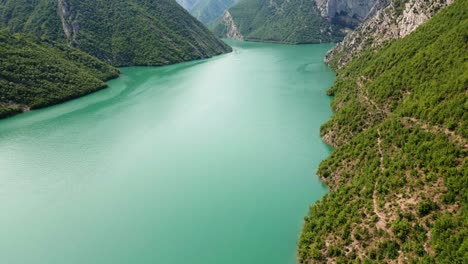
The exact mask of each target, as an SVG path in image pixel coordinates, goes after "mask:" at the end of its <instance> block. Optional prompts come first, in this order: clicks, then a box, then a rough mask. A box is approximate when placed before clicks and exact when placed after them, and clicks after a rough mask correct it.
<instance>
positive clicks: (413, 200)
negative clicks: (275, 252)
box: [299, 0, 468, 263]
mask: <svg viewBox="0 0 468 264" xmlns="http://www.w3.org/2000/svg"><path fill="white" fill-rule="evenodd" d="M467 10H468V1H467V0H458V1H455V3H453V4H451V5H450V6H448V7H447V8H446V9H444V10H442V11H441V12H440V13H439V14H438V15H436V16H434V17H433V18H432V19H431V20H429V21H428V22H427V23H426V24H424V25H422V26H420V27H419V28H418V29H417V30H416V31H415V32H413V33H412V34H410V35H409V36H407V37H405V38H403V39H401V40H397V41H393V42H390V43H388V44H387V45H385V47H383V48H382V49H381V50H379V51H378V52H374V51H368V52H365V53H363V54H362V55H360V56H359V57H358V58H357V59H354V60H353V61H351V62H350V64H348V65H347V66H346V67H345V68H344V69H342V70H340V71H339V72H338V78H337V81H336V82H335V84H334V86H333V87H332V88H331V90H330V94H331V95H334V96H335V98H334V100H333V103H332V107H333V109H334V111H335V114H334V116H333V118H332V119H331V120H330V121H329V122H328V123H327V124H325V125H324V126H323V128H322V133H323V134H324V135H325V136H326V138H327V140H328V141H329V142H330V143H332V144H334V145H335V146H336V147H337V148H336V150H335V151H334V152H333V154H332V155H331V157H330V158H328V159H327V160H325V161H324V162H323V163H322V164H321V165H320V168H319V174H320V175H321V177H322V179H323V180H324V181H325V182H326V183H328V185H329V186H330V189H331V190H332V192H331V193H330V194H328V195H327V196H325V197H324V199H323V200H322V201H320V202H318V203H317V204H316V205H314V206H312V207H311V208H310V214H309V216H308V217H306V219H305V220H306V221H305V224H304V227H303V231H302V235H301V239H300V244H299V260H300V262H301V263H325V262H336V263H345V262H353V261H354V262H355V263H464V261H465V262H466V260H467V259H468V250H467V249H468V248H467V247H468V239H467V238H468V215H467V206H468V190H467V187H468V177H467V175H468V166H467V158H466V157H467V152H468V127H467V119H468V114H467V113H468V111H467V110H468V96H467V88H468V52H467V50H468V12H467Z"/></svg>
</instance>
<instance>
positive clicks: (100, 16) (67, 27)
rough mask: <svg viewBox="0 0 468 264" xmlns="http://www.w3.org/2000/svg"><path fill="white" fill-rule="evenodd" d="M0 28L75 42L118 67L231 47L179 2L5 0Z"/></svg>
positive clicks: (172, 60) (169, 60)
mask: <svg viewBox="0 0 468 264" xmlns="http://www.w3.org/2000/svg"><path fill="white" fill-rule="evenodd" d="M0 26H1V27H3V28H8V29H9V30H10V31H12V32H24V33H29V34H34V35H36V36H38V37H40V38H42V39H47V40H53V41H57V42H60V43H67V44H71V45H72V46H73V47H76V48H79V49H81V50H83V51H85V52H87V53H89V54H91V55H93V56H95V57H97V58H99V59H101V60H103V61H105V62H107V63H110V64H112V65H114V66H124V65H165V64H171V63H176V62H181V61H188V60H194V59H201V58H207V57H211V56H214V55H217V54H220V53H224V52H228V51H230V48H229V47H228V46H227V45H226V44H224V43H223V42H222V41H220V40H219V39H217V38H216V37H215V36H214V35H213V34H212V33H211V32H210V31H209V30H208V29H206V27H205V26H204V25H203V24H202V23H201V22H199V21H197V20H196V19H195V18H193V17H192V16H190V14H188V13H187V12H186V11H185V10H184V9H183V8H182V7H181V6H179V5H178V4H177V3H176V2H175V1H174V0H112V1H103V0H98V1H96V0H37V1H29V0H4V1H0Z"/></svg>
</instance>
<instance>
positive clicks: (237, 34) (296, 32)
mask: <svg viewBox="0 0 468 264" xmlns="http://www.w3.org/2000/svg"><path fill="white" fill-rule="evenodd" d="M213 31H214V32H215V34H217V35H218V36H221V37H234V38H240V39H245V40H251V41H265V42H280V43H290V44H299V43H324V42H336V41H338V40H340V39H341V38H342V37H343V33H342V32H341V31H340V30H339V28H338V27H336V26H335V25H333V24H332V23H330V22H329V21H328V20H327V19H325V18H323V17H322V16H321V15H320V12H319V10H318V8H317V6H316V4H315V2H314V1H310V0H271V1H270V0H244V1H240V2H239V3H238V4H237V5H235V6H233V7H231V8H230V9H229V10H228V11H227V12H226V13H225V14H224V16H223V17H222V18H220V19H219V20H218V21H217V22H216V23H215V24H214V25H213Z"/></svg>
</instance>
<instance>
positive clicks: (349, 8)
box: [315, 0, 377, 27]
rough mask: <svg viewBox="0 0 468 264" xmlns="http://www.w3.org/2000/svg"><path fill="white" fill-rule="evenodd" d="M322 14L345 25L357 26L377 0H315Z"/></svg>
mask: <svg viewBox="0 0 468 264" xmlns="http://www.w3.org/2000/svg"><path fill="white" fill-rule="evenodd" d="M315 2H316V5H317V8H318V9H319V10H320V14H321V15H322V16H323V17H325V18H327V19H329V20H330V21H332V22H334V23H337V24H340V25H342V26H345V27H356V26H358V25H359V23H360V22H362V21H363V20H364V19H365V18H366V17H367V15H368V14H369V12H370V11H371V9H372V7H373V6H374V5H375V3H376V2H377V0H315Z"/></svg>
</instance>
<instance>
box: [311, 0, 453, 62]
mask: <svg viewBox="0 0 468 264" xmlns="http://www.w3.org/2000/svg"><path fill="white" fill-rule="evenodd" d="M318 1H321V0H318ZM452 1H453V0H440V1H434V0H430V1H427V0H403V1H402V0H377V1H376V2H375V3H374V5H373V7H372V8H371V10H370V11H369V14H368V16H367V19H366V20H365V21H364V22H363V23H362V24H361V25H360V26H359V27H358V28H357V29H356V30H355V31H353V32H351V33H349V34H348V35H347V36H346V37H345V39H344V40H343V41H342V42H341V43H339V44H338V45H337V46H336V47H335V48H334V49H333V50H331V51H330V52H329V53H328V54H327V56H326V58H325V61H326V62H327V63H329V64H330V65H331V66H332V67H333V68H341V67H343V66H344V65H346V64H347V63H348V62H349V61H350V60H351V58H353V57H355V56H356V55H358V54H359V53H360V52H362V51H363V50H365V49H368V48H377V47H380V46H382V44H383V43H385V42H387V41H389V40H393V39H400V38H403V37H405V36H407V35H409V34H410V33H411V32H413V31H414V30H415V29H416V28H417V27H418V26H420V25H421V24H423V23H424V22H426V21H427V20H429V19H430V18H431V17H432V16H433V15H434V14H436V13H437V12H438V11H440V10H441V9H442V8H443V7H445V6H446V5H448V4H450V3H451V2H452Z"/></svg>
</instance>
